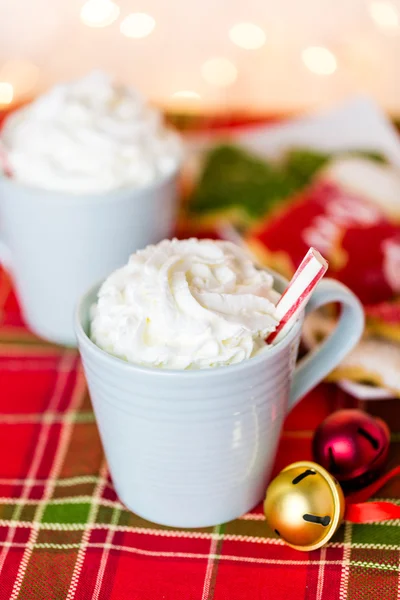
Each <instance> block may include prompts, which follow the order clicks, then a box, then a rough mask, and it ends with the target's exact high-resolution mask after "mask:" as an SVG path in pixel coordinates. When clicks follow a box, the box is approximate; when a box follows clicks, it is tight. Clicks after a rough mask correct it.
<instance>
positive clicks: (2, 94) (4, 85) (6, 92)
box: [0, 81, 14, 106]
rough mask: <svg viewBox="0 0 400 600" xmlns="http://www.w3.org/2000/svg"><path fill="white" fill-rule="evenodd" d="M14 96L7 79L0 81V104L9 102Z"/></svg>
mask: <svg viewBox="0 0 400 600" xmlns="http://www.w3.org/2000/svg"><path fill="white" fill-rule="evenodd" d="M13 98H14V88H13V86H12V85H11V83H9V82H8V81H0V106H1V105H6V104H11V102H12V101H13Z"/></svg>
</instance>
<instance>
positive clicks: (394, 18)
mask: <svg viewBox="0 0 400 600" xmlns="http://www.w3.org/2000/svg"><path fill="white" fill-rule="evenodd" d="M369 14H370V15H371V17H372V19H373V20H374V21H375V23H376V24H377V25H378V26H379V27H382V29H398V28H399V25H400V18H399V13H398V11H397V9H396V7H395V6H394V5H393V4H392V2H387V1H386V0H373V2H371V3H370V5H369Z"/></svg>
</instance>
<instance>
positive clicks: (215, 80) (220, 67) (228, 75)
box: [201, 57, 238, 87]
mask: <svg viewBox="0 0 400 600" xmlns="http://www.w3.org/2000/svg"><path fill="white" fill-rule="evenodd" d="M201 73H202V75H203V78H204V79H205V81H206V82H207V83H209V84H210V85H215V86H217V87H227V86H229V85H231V84H232V83H234V82H235V81H236V79H237V74H238V73H237V68H236V67H235V65H234V64H233V63H232V62H231V61H230V60H228V59H227V58H223V57H215V58H210V59H209V60H207V61H206V62H205V63H204V64H203V65H202V67H201Z"/></svg>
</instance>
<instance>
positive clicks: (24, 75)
mask: <svg viewBox="0 0 400 600" xmlns="http://www.w3.org/2000/svg"><path fill="white" fill-rule="evenodd" d="M0 81H6V82H9V83H10V84H11V86H12V88H13V97H23V96H27V95H29V94H30V93H31V92H32V91H33V90H34V89H35V87H36V86H37V83H38V81H39V68H38V67H37V66H36V65H34V64H33V63H31V62H29V61H27V60H20V59H14V60H8V61H7V62H5V63H4V64H3V65H2V67H1V68H0Z"/></svg>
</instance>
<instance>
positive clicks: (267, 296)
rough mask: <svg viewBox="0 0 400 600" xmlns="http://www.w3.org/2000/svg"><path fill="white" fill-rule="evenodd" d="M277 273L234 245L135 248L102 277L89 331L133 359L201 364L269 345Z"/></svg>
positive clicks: (174, 365) (175, 365)
mask: <svg viewBox="0 0 400 600" xmlns="http://www.w3.org/2000/svg"><path fill="white" fill-rule="evenodd" d="M278 298H279V294H278V293H277V292H275V291H274V290H273V278H272V276H271V275H270V274H269V273H268V272H267V271H260V270H258V269H256V268H255V266H254V265H253V263H252V261H251V260H250V258H249V257H248V256H247V254H246V253H245V252H244V251H243V250H242V249H241V248H239V247H238V246H236V245H235V244H232V243H231V242H225V241H214V240H197V239H194V238H192V239H189V240H176V239H174V240H164V241H162V242H160V243H159V244H158V245H157V246H148V247H147V248H145V249H144V250H140V251H138V252H136V253H135V254H133V255H132V256H131V257H130V259H129V262H128V264H127V265H126V266H124V267H122V268H121V269H118V270H117V271H115V272H114V273H112V274H111V275H110V276H109V277H108V278H107V280H106V281H105V282H104V283H103V285H102V286H101V288H100V291H99V294H98V301H97V304H96V305H95V306H94V307H93V309H92V323H91V337H92V339H93V341H94V342H95V343H96V344H97V345H98V346H99V347H101V348H102V349H103V350H105V351H107V352H109V353H110V354H113V355H115V356H117V357H119V358H122V359H124V360H127V361H128V362H132V363H136V364H140V365H145V366H151V367H161V368H166V369H199V368H200V369H201V368H206V367H218V366H221V365H229V364H234V363H238V362H241V361H243V360H245V359H248V358H251V357H253V356H255V355H257V354H258V353H259V352H260V351H262V350H263V349H266V348H268V345H267V344H266V342H265V338H266V337H267V335H268V334H269V333H270V332H271V331H274V329H275V327H276V325H277V323H278V320H277V317H276V309H275V304H276V301H277V299H278Z"/></svg>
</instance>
